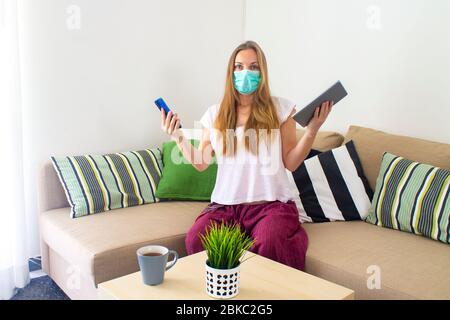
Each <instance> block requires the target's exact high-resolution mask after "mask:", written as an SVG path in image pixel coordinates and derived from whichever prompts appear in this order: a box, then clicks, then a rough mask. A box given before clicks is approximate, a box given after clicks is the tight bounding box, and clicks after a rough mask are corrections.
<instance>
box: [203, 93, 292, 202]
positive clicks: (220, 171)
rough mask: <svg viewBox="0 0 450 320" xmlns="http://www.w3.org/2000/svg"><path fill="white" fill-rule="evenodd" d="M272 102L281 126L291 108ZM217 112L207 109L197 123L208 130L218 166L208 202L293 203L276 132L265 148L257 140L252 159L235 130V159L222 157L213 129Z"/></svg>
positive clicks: (214, 107)
mask: <svg viewBox="0 0 450 320" xmlns="http://www.w3.org/2000/svg"><path fill="white" fill-rule="evenodd" d="M272 99H273V101H274V104H275V107H276V108H277V113H278V117H279V119H280V124H282V123H283V122H285V121H286V120H287V119H288V117H289V115H290V113H291V112H292V110H293V108H294V107H295V104H294V103H293V102H292V101H290V100H288V99H284V98H279V97H272ZM219 108H220V105H219V104H215V105H212V106H210V107H209V108H208V109H207V110H206V112H205V114H204V115H203V116H202V118H201V119H200V123H201V124H202V125H203V126H204V127H205V128H208V129H210V139H211V146H212V148H213V149H214V151H215V154H216V159H217V163H218V167H217V177H216V184H215V186H214V190H213V192H212V195H211V202H216V203H220V204H239V203H244V202H254V201H262V200H266V201H274V200H279V201H282V202H287V201H288V200H294V197H293V195H292V190H291V187H290V183H289V180H288V176H287V173H286V169H285V167H284V164H283V158H282V146H281V134H280V131H279V129H277V130H274V131H275V132H274V133H275V137H274V140H273V141H272V143H270V144H269V147H268V144H267V143H266V142H265V141H263V139H260V144H259V153H258V155H254V154H252V153H251V152H250V151H247V149H246V148H245V147H244V144H243V131H244V130H243V127H242V126H241V127H237V128H236V131H235V134H236V137H237V141H238V142H237V143H238V145H239V146H238V147H237V149H236V155H235V156H224V155H222V151H221V150H222V148H221V144H220V143H219V139H218V137H219V134H220V132H219V131H218V130H216V129H214V128H213V126H214V121H215V119H216V116H217V113H218V111H219ZM248 134H249V133H247V135H248ZM219 147H220V150H219V149H218V148H219ZM219 151H220V152H219Z"/></svg>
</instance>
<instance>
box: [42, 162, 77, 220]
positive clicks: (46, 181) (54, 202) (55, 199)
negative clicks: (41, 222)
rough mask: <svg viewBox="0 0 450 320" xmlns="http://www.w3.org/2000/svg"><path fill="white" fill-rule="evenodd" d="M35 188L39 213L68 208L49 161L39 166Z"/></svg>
mask: <svg viewBox="0 0 450 320" xmlns="http://www.w3.org/2000/svg"><path fill="white" fill-rule="evenodd" d="M37 186H38V210H39V213H42V212H45V211H48V210H52V209H59V208H65V207H69V206H70V205H69V202H68V201H67V197H66V194H65V192H64V188H63V187H62V185H61V182H60V181H59V178H58V175H57V173H56V171H55V169H54V168H53V165H52V163H51V161H46V162H44V163H42V164H41V165H40V167H39V173H38V183H37Z"/></svg>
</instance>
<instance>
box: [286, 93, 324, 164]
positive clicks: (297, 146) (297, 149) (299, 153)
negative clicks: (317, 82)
mask: <svg viewBox="0 0 450 320" xmlns="http://www.w3.org/2000/svg"><path fill="white" fill-rule="evenodd" d="M332 106H333V102H331V103H330V102H328V101H327V102H324V103H323V104H322V106H321V107H317V108H316V110H315V112H314V116H313V118H312V119H311V120H310V122H309V123H308V126H307V128H306V132H305V134H304V135H303V136H302V138H301V139H300V140H299V141H298V142H297V139H296V137H295V130H296V128H295V120H294V119H292V118H291V117H290V116H292V115H293V114H294V113H295V108H294V111H293V112H292V113H291V115H290V116H289V118H288V120H286V121H285V122H284V123H283V124H282V125H281V128H280V130H281V142H282V150H283V163H284V166H285V167H286V169H288V170H289V171H295V170H296V169H297V168H298V167H299V166H300V164H301V163H302V162H303V161H304V160H305V159H306V157H307V156H308V154H309V152H310V151H311V148H312V145H313V142H314V139H315V138H316V135H317V132H318V131H319V128H320V127H321V126H322V124H323V123H324V122H325V120H326V118H327V116H328V114H329V113H330V111H331V108H332Z"/></svg>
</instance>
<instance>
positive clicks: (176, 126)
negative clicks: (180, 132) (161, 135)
mask: <svg viewBox="0 0 450 320" xmlns="http://www.w3.org/2000/svg"><path fill="white" fill-rule="evenodd" d="M175 128H176V129H180V119H177V122H176V124H175Z"/></svg>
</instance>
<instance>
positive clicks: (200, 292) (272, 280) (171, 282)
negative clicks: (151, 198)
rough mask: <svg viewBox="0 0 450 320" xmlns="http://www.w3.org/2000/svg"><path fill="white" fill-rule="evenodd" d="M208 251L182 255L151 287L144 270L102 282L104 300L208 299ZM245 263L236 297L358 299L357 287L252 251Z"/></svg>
mask: <svg viewBox="0 0 450 320" xmlns="http://www.w3.org/2000/svg"><path fill="white" fill-rule="evenodd" d="M206 259H207V256H206V251H202V252H199V253H196V254H193V255H190V256H186V257H183V258H180V259H179V260H178V262H177V263H176V265H175V266H174V267H173V268H172V269H170V270H168V271H166V273H165V276H164V282H163V283H162V284H160V285H157V286H148V285H145V284H144V283H143V282H142V278H141V273H140V271H138V272H135V273H132V274H129V275H126V276H123V277H120V278H116V279H113V280H110V281H106V282H103V283H100V284H99V285H98V295H99V298H100V299H120V300H207V299H214V298H211V297H210V296H208V294H207V293H206V289H205V287H206V285H205V261H206ZM245 259H247V260H245ZM243 260H245V261H244V262H243V263H241V271H240V272H241V275H240V286H239V294H238V295H237V296H236V297H234V298H233V300H239V299H243V300H244V299H245V300H293V299H294V300H298V299H311V300H315V299H323V300H330V299H331V300H341V299H354V292H353V290H350V289H347V288H345V287H342V286H340V285H337V284H334V283H332V282H329V281H326V280H323V279H320V278H318V277H315V276H313V275H310V274H308V273H305V272H302V271H299V270H297V269H294V268H291V267H288V266H286V265H284V264H281V263H278V262H276V261H273V260H270V259H267V258H265V257H262V256H260V255H257V254H254V253H252V252H247V253H246V254H245V256H244V257H243Z"/></svg>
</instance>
